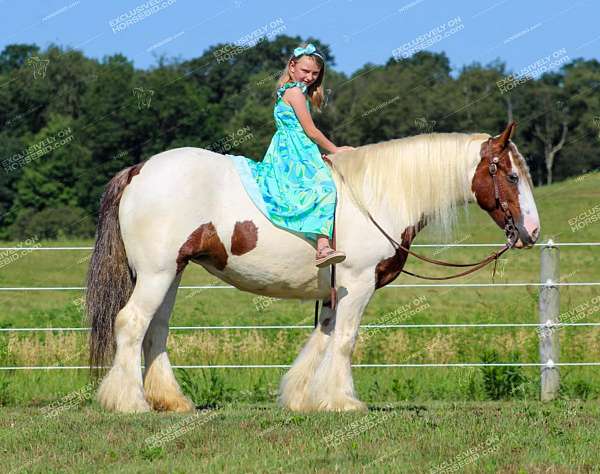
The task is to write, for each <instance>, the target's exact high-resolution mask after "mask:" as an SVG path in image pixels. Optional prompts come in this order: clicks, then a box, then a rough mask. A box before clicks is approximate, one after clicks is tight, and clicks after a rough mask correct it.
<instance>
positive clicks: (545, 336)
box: [0, 240, 600, 400]
mask: <svg viewBox="0 0 600 474" xmlns="http://www.w3.org/2000/svg"><path fill="white" fill-rule="evenodd" d="M499 246H500V244H416V245H413V246H412V247H425V248H427V247H429V248H431V247H442V248H450V247H499ZM575 246H590V247H595V246H600V242H565V243H555V242H553V241H552V240H549V241H548V242H546V243H544V244H536V245H535V247H540V248H541V258H540V262H541V265H540V266H541V271H540V282H539V283H537V282H516V283H433V284H420V283H419V284H390V285H387V286H385V287H384V288H432V287H445V288H493V287H539V288H540V301H539V322H538V323H450V324H448V323H440V324H364V325H361V326H360V327H361V328H363V329H420V328H439V329H443V328H494V327H496V328H499V327H502V328H509V327H531V328H533V327H535V328H536V329H537V330H538V331H539V334H540V362H507V363H503V362H496V363H484V362H481V363H478V362H465V363H443V364H442V363H440V364H437V363H422V364H353V366H352V367H356V368H400V367H405V368H443V367H450V368H451V367H514V366H520V367H540V371H541V399H542V400H551V399H553V398H554V397H555V396H556V395H557V393H558V389H559V372H558V367H561V366H562V367H573V366H583V367H585V366H599V365H600V362H560V361H559V360H560V358H559V346H558V336H557V334H556V329H557V328H560V327H574V326H600V322H562V321H560V320H559V319H560V315H559V307H560V304H559V303H560V299H559V298H560V292H559V288H560V287H562V286H600V282H560V281H559V279H560V278H559V275H560V274H559V261H560V252H559V247H575ZM5 250H29V251H73V250H92V247H0V251H5ZM233 288H235V287H233V286H229V285H195V286H180V289H212V290H219V289H233ZM85 289H86V288H85V287H78V286H70V287H4V288H0V291H75V290H85ZM597 298H598V300H599V302H600V296H599V297H597ZM248 329H254V330H295V329H304V330H312V329H313V326H309V325H243V326H172V327H170V330H172V331H191V330H192V331H193V330H248ZM88 330H89V328H85V327H65V328H47V327H37V328H0V333H6V332H47V331H64V332H67V331H88ZM289 367H291V366H290V365H287V364H254V365H233V364H232V365H174V366H173V368H182V369H209V368H218V369H253V368H261V369H264V368H289ZM80 369H88V366H13V367H0V371H7V370H80Z"/></svg>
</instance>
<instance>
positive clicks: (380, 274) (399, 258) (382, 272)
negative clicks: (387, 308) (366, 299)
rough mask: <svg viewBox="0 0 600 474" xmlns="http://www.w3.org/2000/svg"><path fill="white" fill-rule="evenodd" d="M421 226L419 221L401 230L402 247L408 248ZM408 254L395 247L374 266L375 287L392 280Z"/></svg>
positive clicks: (402, 266) (398, 273) (399, 270)
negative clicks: (393, 250) (390, 254)
mask: <svg viewBox="0 0 600 474" xmlns="http://www.w3.org/2000/svg"><path fill="white" fill-rule="evenodd" d="M420 228H421V223H419V224H417V226H416V227H415V226H414V225H411V226H410V227H407V228H406V229H404V232H402V242H401V243H402V247H404V248H406V249H408V248H410V244H411V242H412V241H413V239H414V238H415V235H417V232H418V231H419V230H420ZM407 257H408V254H407V253H406V252H405V251H404V250H401V249H396V253H395V254H394V255H393V256H391V257H388V258H385V259H383V260H382V261H381V262H379V263H378V264H377V266H376V267H375V289H377V288H382V287H384V286H385V285H387V284H388V283H391V282H393V281H394V280H395V279H396V278H397V277H398V275H400V272H401V271H402V269H403V268H404V264H405V263H406V259H407Z"/></svg>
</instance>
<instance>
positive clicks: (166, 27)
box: [0, 0, 600, 74]
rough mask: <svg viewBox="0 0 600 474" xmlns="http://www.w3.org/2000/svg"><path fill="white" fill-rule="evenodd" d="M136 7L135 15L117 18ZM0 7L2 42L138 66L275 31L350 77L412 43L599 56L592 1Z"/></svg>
mask: <svg viewBox="0 0 600 474" xmlns="http://www.w3.org/2000/svg"><path fill="white" fill-rule="evenodd" d="M136 7H139V8H138V9H137V11H138V15H139V17H140V20H139V21H138V22H136V23H133V24H129V25H127V24H124V23H122V21H124V20H125V18H126V16H127V15H128V13H129V12H130V11H132V10H134V9H136ZM153 10H154V11H153ZM0 11H1V12H2V13H1V17H0V49H3V48H4V47H5V46H6V45H7V44H11V43H32V42H33V43H36V44H38V45H39V46H41V47H42V48H44V47H46V46H47V45H48V44H50V43H51V42H54V43H57V44H60V45H63V46H71V47H75V48H77V49H81V50H83V52H84V53H85V54H86V55H87V56H89V57H95V58H99V59H101V58H102V57H103V56H105V55H111V54H114V53H117V52H121V53H123V54H124V55H125V56H127V57H128V58H129V59H132V60H133V61H134V64H135V66H136V67H137V68H148V67H150V66H152V65H154V64H156V58H157V56H158V55H159V54H165V55H166V56H167V57H179V58H182V59H190V58H194V57H197V56H199V55H201V54H202V52H203V51H204V50H205V49H206V48H208V47H209V46H210V45H214V44H216V43H219V42H225V41H229V42H243V41H244V38H250V37H256V36H255V35H257V34H266V35H275V34H277V32H278V31H280V32H283V33H285V34H288V35H290V36H295V35H299V36H300V37H302V38H307V37H309V36H312V37H317V38H319V39H320V40H321V41H323V42H324V43H327V44H329V45H330V46H331V49H332V52H333V54H334V56H335V59H336V63H337V64H336V67H335V68H336V69H337V70H339V71H344V72H345V73H348V74H350V73H352V72H353V71H355V70H356V69H358V68H360V67H361V66H363V65H364V64H365V63H373V64H382V63H384V62H386V61H387V60H388V59H389V58H390V57H392V56H393V54H394V53H393V52H394V51H396V52H397V54H400V53H402V52H404V53H405V54H408V55H410V54H412V53H413V52H414V51H415V50H416V49H419V48H423V49H426V50H429V51H436V52H439V51H445V52H446V54H447V55H448V57H449V58H450V62H451V65H452V66H453V68H456V69H457V68H460V67H461V66H462V65H465V64H470V63H472V62H473V61H479V62H480V63H482V64H487V63H489V62H490V61H493V60H495V59H497V58H499V59H501V60H502V61H505V62H506V63H507V66H508V69H509V70H511V71H515V72H516V71H518V70H520V69H522V68H525V67H527V66H528V65H531V64H533V63H535V62H536V61H538V60H539V59H540V58H543V57H547V56H548V55H550V54H552V53H553V52H556V51H561V56H562V57H566V56H568V58H569V59H575V58H579V57H583V58H586V59H591V58H596V59H600V23H599V22H598V19H599V18H600V1H597V0H575V1H566V2H565V1H557V0H530V1H527V0H478V1H476V0H461V1H441V0H437V1H434V0H401V1H398V2H393V1H374V0H372V1H359V0H322V1H319V0H316V1H314V2H295V1H289V0H288V1H276V2H275V1H258V0H237V1H233V0H226V1H223V2H216V1H213V2H200V1H192V0H148V1H142V0H133V1H130V0H127V1H102V2H100V1H96V2H93V1H91V0H80V1H78V0H46V1H27V0H21V1H19V0H0ZM119 17H121V18H122V20H121V22H119V21H118V20H116V19H118V18H119ZM115 22H116V23H117V24H119V25H120V26H116V27H114V30H113V26H114V24H115ZM111 25H113V26H111ZM119 28H121V29H119ZM432 31H435V32H436V33H429V34H428V32H432ZM419 37H420V38H421V40H420V41H419V39H418V38H419ZM424 38H430V40H429V41H427V40H426V39H424ZM415 45H416V46H417V48H416V49H415V48H414V47H413V46H415ZM398 52H400V53H398Z"/></svg>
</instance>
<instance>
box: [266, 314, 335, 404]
mask: <svg viewBox="0 0 600 474" xmlns="http://www.w3.org/2000/svg"><path fill="white" fill-rule="evenodd" d="M334 316H335V314H334V312H333V311H332V310H331V307H330V306H329V307H328V306H322V307H321V312H320V313H319V323H318V325H317V327H316V328H315V329H314V331H313V333H312V334H311V336H310V339H309V340H308V342H307V343H306V345H305V346H304V347H303V348H302V350H301V351H300V354H298V357H296V360H295V361H294V364H293V365H292V367H291V368H290V370H289V371H288V372H287V373H286V374H285V375H284V377H283V379H282V380H281V384H280V386H279V397H278V402H279V404H280V405H281V406H283V407H285V408H289V409H290V410H294V411H303V410H307V409H310V407H311V406H312V402H311V401H310V400H309V399H308V397H309V391H308V388H309V384H310V383H311V380H312V378H313V377H314V374H315V372H316V370H317V368H318V367H319V366H320V365H321V362H322V361H323V355H324V354H325V351H326V349H327V346H328V344H329V340H330V338H331V331H332V329H333V319H334Z"/></svg>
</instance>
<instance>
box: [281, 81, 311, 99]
mask: <svg viewBox="0 0 600 474" xmlns="http://www.w3.org/2000/svg"><path fill="white" fill-rule="evenodd" d="M290 87H299V88H300V90H302V93H303V94H306V89H307V86H306V84H304V83H303V82H286V83H285V84H284V85H283V86H282V87H280V88H279V89H277V98H278V99H281V98H282V97H283V94H284V92H285V91H286V90H287V89H289V88H290Z"/></svg>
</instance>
